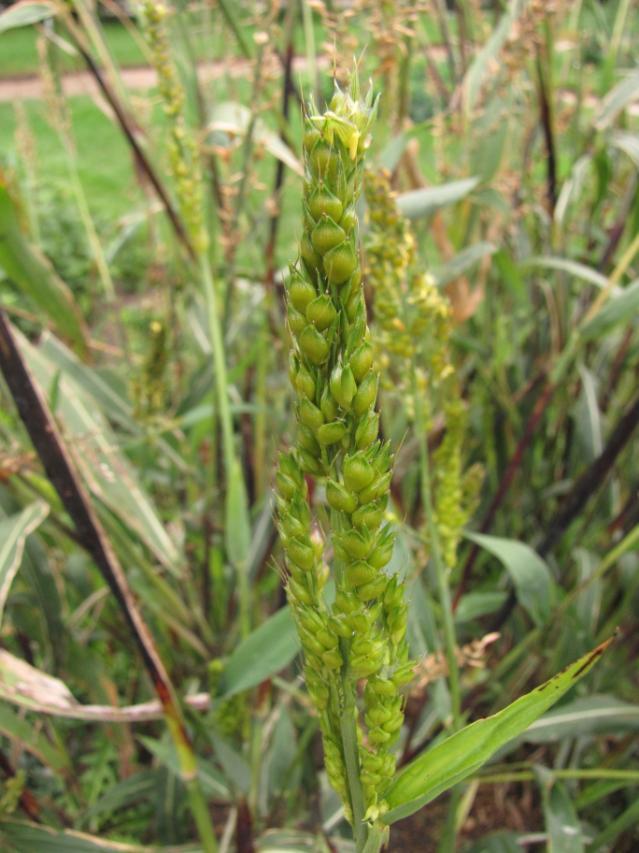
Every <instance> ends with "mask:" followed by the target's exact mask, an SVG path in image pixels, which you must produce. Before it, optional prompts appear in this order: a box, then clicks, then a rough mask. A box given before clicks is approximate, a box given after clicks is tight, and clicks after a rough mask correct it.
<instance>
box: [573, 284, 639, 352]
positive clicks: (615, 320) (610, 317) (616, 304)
mask: <svg viewBox="0 0 639 853" xmlns="http://www.w3.org/2000/svg"><path fill="white" fill-rule="evenodd" d="M638 314H639V279H637V280H636V281H633V282H632V284H629V285H628V286H627V287H625V288H624V289H623V290H620V291H618V292H617V293H616V294H614V295H613V296H611V297H610V299H609V300H608V301H607V302H606V303H605V304H604V306H603V308H601V309H600V310H599V311H598V312H597V313H596V314H595V316H594V317H593V318H592V320H590V321H589V322H588V323H586V325H585V326H584V327H583V329H582V330H581V334H582V336H583V337H584V338H586V339H588V340H592V338H598V337H600V336H602V335H606V334H608V333H609V332H611V331H612V330H613V329H614V328H615V326H618V325H620V324H621V323H629V322H631V321H632V318H633V317H637V315H638Z"/></svg>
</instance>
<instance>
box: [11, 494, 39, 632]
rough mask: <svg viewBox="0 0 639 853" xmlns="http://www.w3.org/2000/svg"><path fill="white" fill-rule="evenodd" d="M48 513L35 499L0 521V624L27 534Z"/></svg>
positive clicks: (37, 525)
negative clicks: (34, 501)
mask: <svg viewBox="0 0 639 853" xmlns="http://www.w3.org/2000/svg"><path fill="white" fill-rule="evenodd" d="M48 514H49V506H48V504H46V503H45V502H44V501H36V503H33V504H31V505H30V506H28V507H26V508H25V509H23V510H22V512H20V513H16V514H15V515H12V516H10V517H9V518H5V519H3V520H2V521H0V624H2V614H3V611H4V606H5V604H6V601H7V597H8V595H9V590H10V589H11V584H12V583H13V579H14V578H15V576H16V574H17V572H18V569H19V568H20V563H21V562H22V555H23V554H24V546H25V544H26V541H27V536H28V535H29V534H30V533H33V531H34V530H35V529H36V528H37V527H39V525H40V524H41V523H42V522H43V521H44V519H45V518H46V517H47V515H48Z"/></svg>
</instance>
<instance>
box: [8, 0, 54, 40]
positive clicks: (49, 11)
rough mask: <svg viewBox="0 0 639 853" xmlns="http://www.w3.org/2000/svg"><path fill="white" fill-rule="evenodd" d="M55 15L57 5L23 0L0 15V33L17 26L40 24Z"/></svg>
mask: <svg viewBox="0 0 639 853" xmlns="http://www.w3.org/2000/svg"><path fill="white" fill-rule="evenodd" d="M53 15H55V7H54V5H53V4H52V3H30V2H29V0H23V2H22V3H16V4H15V5H13V6H11V7H10V8H9V9H6V10H5V11H4V12H3V13H2V14H1V15H0V33H4V32H6V31H7V30H12V29H14V28H15V27H26V26H29V25H30V24H39V23H40V22H41V21H46V19H47V18H51V17H53Z"/></svg>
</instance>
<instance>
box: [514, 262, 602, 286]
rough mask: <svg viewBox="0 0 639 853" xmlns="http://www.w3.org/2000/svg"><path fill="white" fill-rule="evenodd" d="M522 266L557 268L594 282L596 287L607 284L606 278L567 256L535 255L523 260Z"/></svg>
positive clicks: (572, 275) (591, 282)
mask: <svg viewBox="0 0 639 853" xmlns="http://www.w3.org/2000/svg"><path fill="white" fill-rule="evenodd" d="M524 267H537V268H540V269H550V270H558V271H559V272H564V273H566V274H567V275H569V276H571V277H573V278H578V279H581V280H582V281H586V282H588V284H594V285H596V287H602V288H603V287H605V286H606V285H607V284H608V279H607V278H606V276H605V275H602V274H601V273H600V272H598V271H597V270H595V269H593V268H592V267H589V266H586V264H581V263H579V262H578V261H571V260H570V259H569V258H556V257H553V256H552V255H537V256H535V257H533V258H528V260H527V261H525V262H524Z"/></svg>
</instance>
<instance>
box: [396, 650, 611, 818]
mask: <svg viewBox="0 0 639 853" xmlns="http://www.w3.org/2000/svg"><path fill="white" fill-rule="evenodd" d="M611 642H612V640H607V641H606V642H605V643H602V644H601V645H600V646H597V648H595V649H594V650H593V651H592V652H589V653H588V654H587V655H584V656H583V657H581V658H579V660H577V661H575V662H574V663H572V664H571V665H570V666H568V667H566V669H564V670H563V671H562V672H560V673H559V674H558V675H555V676H554V678H551V679H550V680H549V681H546V682H545V683H544V684H542V685H540V686H539V687H537V688H535V690H532V691H531V692H530V693H527V694H526V695H525V696H522V697H520V698H519V699H517V700H516V701H515V702H513V703H512V704H510V705H508V706H507V707H506V708H504V709H503V710H502V711H498V712H497V713H496V714H493V715H492V716H491V717H486V718H485V719H482V720H477V721H476V722H474V723H471V724H470V725H469V726H466V727H465V728H463V729H462V730H461V731H459V732H457V733H456V734H454V735H452V736H451V737H449V738H447V739H446V740H445V741H441V742H440V743H438V744H437V745H436V746H434V747H433V748H432V749H429V750H427V751H426V752H424V753H423V754H422V755H419V756H418V757H417V758H415V759H414V760H413V761H411V762H410V764H408V765H407V766H406V767H404V768H403V769H402V770H400V772H399V773H398V774H397V775H396V776H395V778H394V780H393V781H392V782H391V785H390V787H389V788H388V790H387V791H386V794H385V799H386V800H387V802H388V805H389V811H388V812H387V813H386V814H385V815H384V821H385V822H386V823H388V824H391V823H395V821H397V820H400V819H401V818H404V817H408V815H410V814H413V813H414V812H416V811H417V810H418V809H420V808H421V807H422V806H424V805H426V803H429V802H430V801H431V800H434V799H435V797H437V796H439V794H441V793H443V792H444V791H447V790H448V789H449V788H452V787H453V785H456V784H457V783H458V782H461V781H462V780H463V779H465V778H466V777H468V776H470V775H471V774H472V773H474V772H476V771H477V770H478V769H479V768H480V767H481V766H482V764H484V763H485V762H486V761H488V759H489V758H490V757H491V756H492V755H494V753H495V752H496V751H497V750H498V749H500V748H501V747H502V746H504V745H505V744H506V743H508V742H509V741H510V740H512V739H513V738H515V737H517V736H518V735H520V734H522V733H523V732H525V731H526V729H527V728H528V727H529V726H530V725H531V723H533V722H534V721H535V720H537V719H538V718H539V717H540V716H541V715H542V714H543V713H545V712H546V711H547V710H548V709H549V708H551V707H552V706H553V705H554V704H555V702H557V701H558V700H559V699H560V698H561V697H562V696H563V695H564V694H565V693H566V692H567V691H568V690H570V688H571V687H573V685H575V684H576V683H577V682H578V681H579V680H580V679H581V678H583V677H584V676H585V675H586V674H587V673H588V672H589V671H590V669H591V668H592V667H593V666H594V664H595V663H596V661H597V660H599V658H600V657H601V655H602V654H603V653H604V652H605V650H606V649H607V648H608V646H609V645H610V643H611Z"/></svg>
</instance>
